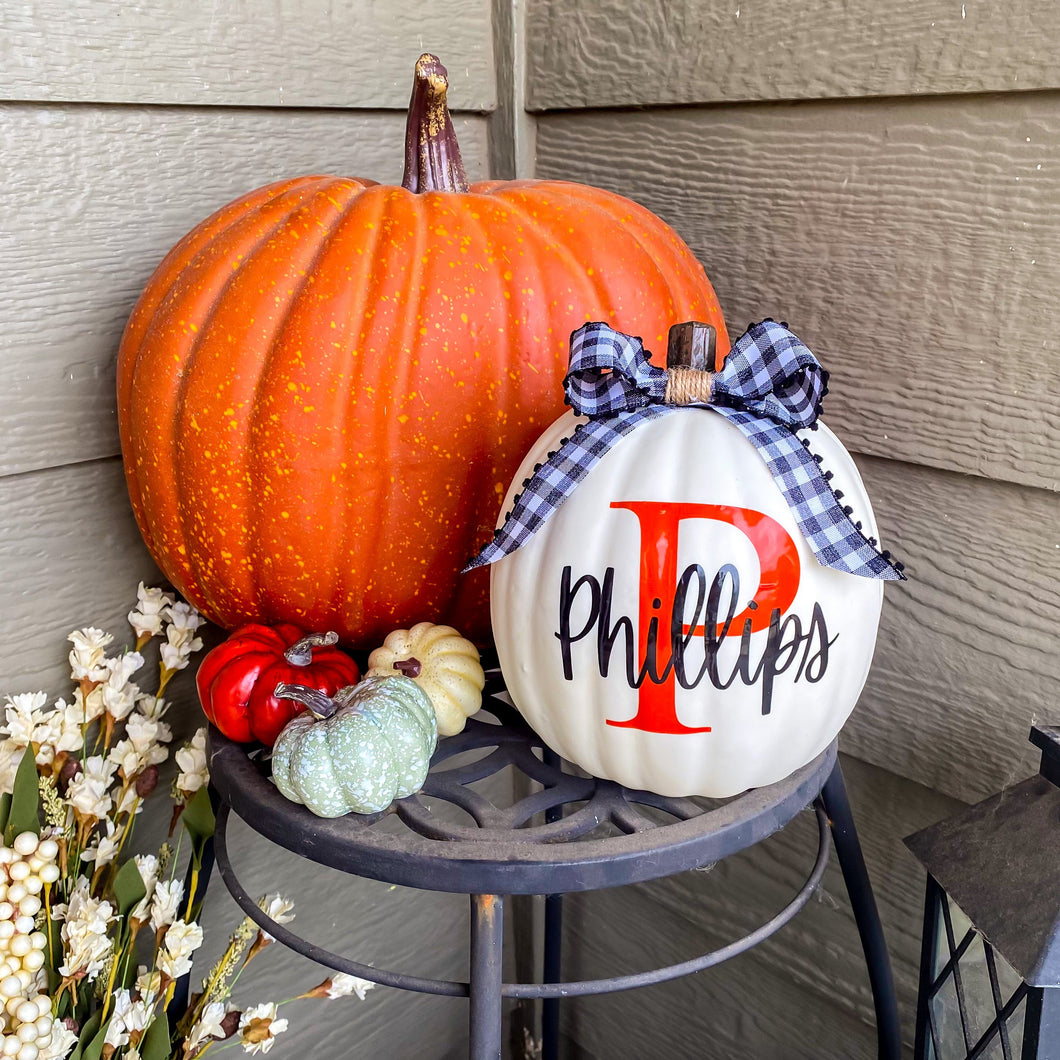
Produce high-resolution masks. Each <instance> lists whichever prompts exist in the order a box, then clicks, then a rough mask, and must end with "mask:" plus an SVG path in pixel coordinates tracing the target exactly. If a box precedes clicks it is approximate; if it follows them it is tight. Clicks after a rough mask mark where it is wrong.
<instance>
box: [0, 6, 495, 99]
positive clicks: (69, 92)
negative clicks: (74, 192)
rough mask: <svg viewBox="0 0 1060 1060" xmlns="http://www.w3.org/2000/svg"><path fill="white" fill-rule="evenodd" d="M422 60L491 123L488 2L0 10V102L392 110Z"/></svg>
mask: <svg viewBox="0 0 1060 1060" xmlns="http://www.w3.org/2000/svg"><path fill="white" fill-rule="evenodd" d="M424 51H435V52H437V54H438V55H439V56H440V57H441V59H442V62H444V63H445V64H446V66H447V68H448V70H449V76H450V84H451V96H450V99H451V103H452V105H453V106H454V107H458V108H461V109H464V110H479V111H485V110H492V109H493V107H494V106H495V104H496V85H495V81H494V74H493V46H492V41H491V31H490V3H489V0H437V2H435V3H431V4H422V3H419V2H417V0H370V2H368V3H365V2H364V0H278V2H274V3H269V4H261V3H257V2H255V0H214V2H213V3H209V4H201V3H187V4H174V3H158V4H134V5H130V4H115V3H112V2H111V0H36V2H35V3H33V4H4V5H3V6H2V8H0V99H7V100H24V101H28V100H41V101H48V102H67V101H72V102H96V103H173V104H204V105H224V106H263V107H394V108H398V109H404V108H405V107H406V106H407V105H408V100H409V92H410V91H411V88H412V70H413V67H414V65H415V62H416V59H417V57H418V56H419V55H420V54H421V53H422V52H424Z"/></svg>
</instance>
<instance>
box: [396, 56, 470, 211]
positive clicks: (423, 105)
mask: <svg viewBox="0 0 1060 1060" xmlns="http://www.w3.org/2000/svg"><path fill="white" fill-rule="evenodd" d="M448 90H449V74H448V72H447V71H446V69H445V67H444V66H442V64H441V62H440V61H439V59H438V57H437V56H434V55H430V54H429V53H425V54H424V55H421V56H420V57H419V59H417V60H416V76H415V80H414V81H413V82H412V98H411V99H410V100H409V116H408V120H407V122H406V124H405V175H404V176H403V177H402V178H401V186H402V187H403V188H406V189H407V190H408V191H413V192H417V193H422V192H425V191H457V192H466V191H467V190H468V183H467V173H466V172H465V170H464V163H463V161H462V160H461V158H460V145H459V144H458V143H457V141H456V129H455V128H454V127H453V119H452V118H451V117H450V116H449V106H448V104H447V102H446V93H447V92H448Z"/></svg>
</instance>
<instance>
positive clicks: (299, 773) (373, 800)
mask: <svg viewBox="0 0 1060 1060" xmlns="http://www.w3.org/2000/svg"><path fill="white" fill-rule="evenodd" d="M275 694H276V695H277V696H279V697H280V698H284V699H295V700H298V701H299V702H300V703H304V704H305V705H306V706H307V707H309V710H308V711H306V712H305V713H303V714H299V715H298V716H297V717H296V718H294V719H293V720H292V721H290V722H289V723H288V724H287V725H286V726H285V728H284V729H283V731H282V732H281V733H280V735H279V737H278V739H277V740H276V743H275V745H274V747H273V749H272V777H273V780H275V781H276V787H278V788H279V789H280V791H281V792H282V793H283V794H284V795H285V796H286V797H287V798H288V799H290V800H291V801H292V802H300V803H303V804H304V805H305V806H307V807H308V808H309V809H310V810H311V811H312V812H313V813H315V814H316V815H317V816H318V817H341V816H342V815H343V814H347V813H376V812H378V811H379V810H385V809H386V808H387V807H388V806H389V805H390V804H391V803H392V802H393V801H394V799H403V798H405V797H406V796H408V795H412V794H414V793H415V792H417V791H419V790H420V788H421V787H422V786H423V782H424V780H425V779H426V777H427V769H428V767H429V766H430V761H431V755H432V754H433V753H434V747H435V744H436V743H437V742H438V726H437V722H436V721H435V715H434V708H433V707H432V706H431V701H430V698H429V697H428V696H427V694H426V693H425V692H424V691H423V689H421V688H420V687H419V685H417V684H416V682H415V681H413V680H411V679H410V678H407V677H370V678H366V679H365V680H363V681H361V683H360V684H357V685H348V686H347V687H346V688H343V689H342V690H341V691H339V692H337V693H336V694H335V697H334V698H330V697H328V696H326V695H324V694H323V693H321V692H318V691H317V690H316V689H311V688H304V687H303V686H301V685H283V684H281V685H278V686H277V688H276V692H275Z"/></svg>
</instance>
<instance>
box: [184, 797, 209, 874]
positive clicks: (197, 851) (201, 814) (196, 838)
mask: <svg viewBox="0 0 1060 1060" xmlns="http://www.w3.org/2000/svg"><path fill="white" fill-rule="evenodd" d="M181 820H183V822H184V827H185V828H186V829H187V830H188V835H189V836H191V848H192V864H193V865H194V867H195V869H196V870H198V869H200V868H202V855H203V850H204V849H205V848H206V841H207V840H208V839H209V838H210V837H211V836H212V835H213V833H214V828H215V827H216V825H217V822H216V820H215V819H214V815H213V807H212V806H211V805H210V793H209V792H208V791H207V790H206V788H199V790H198V791H197V792H195V794H194V795H193V796H192V797H191V799H190V801H189V802H188V805H187V806H185V807H184V813H183V816H182V817H181Z"/></svg>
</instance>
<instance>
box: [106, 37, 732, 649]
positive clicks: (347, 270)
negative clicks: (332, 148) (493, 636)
mask: <svg viewBox="0 0 1060 1060" xmlns="http://www.w3.org/2000/svg"><path fill="white" fill-rule="evenodd" d="M445 92H446V79H445V69H444V67H442V66H441V64H440V63H438V61H437V59H434V58H433V56H426V55H425V56H423V57H422V58H421V59H420V61H419V62H418V63H417V66H416V81H415V87H414V90H413V95H412V101H411V103H410V106H409V124H408V135H407V148H406V166H405V177H404V181H403V186H402V187H388V186H383V185H378V184H376V183H375V182H373V181H370V180H362V179H354V178H344V177H334V176H307V177H300V178H296V179H294V180H287V181H283V182H281V183H277V184H272V185H270V186H268V187H265V188H261V189H259V190H257V191H254V192H251V193H250V194H249V195H246V196H245V197H243V198H241V199H239V200H237V201H236V202H233V203H231V204H230V205H228V206H226V207H224V208H223V209H221V210H219V211H218V212H217V213H216V214H214V215H213V216H212V217H210V218H208V219H207V220H206V221H204V222H203V223H202V224H201V225H199V226H198V227H197V228H196V229H194V230H193V231H192V232H191V233H189V234H188V235H187V236H186V237H185V238H184V239H183V240H181V242H180V243H179V244H177V246H176V247H175V248H174V249H173V250H172V251H171V252H170V253H169V255H168V256H167V257H166V258H165V260H164V261H163V262H162V264H161V265H160V266H159V267H158V269H157V270H156V272H155V274H154V275H153V276H152V277H151V280H150V281H149V282H148V284H147V287H146V289H145V290H144V293H143V295H142V296H141V298H140V300H139V302H138V304H137V305H136V307H135V309H134V310H133V313H132V316H131V318H130V320H129V323H128V326H127V328H126V330H125V335H124V337H123V339H122V344H121V350H120V353H119V359H118V415H119V427H120V431H121V441H122V453H123V455H124V459H125V469H126V475H127V478H128V484H129V493H130V495H131V499H132V505H133V510H134V511H135V513H136V518H137V521H138V522H139V526H140V530H141V532H142V533H143V536H144V540H145V541H146V542H147V545H148V548H149V549H150V550H151V553H152V555H153V556H154V557H155V560H156V561H157V562H158V564H159V566H160V567H161V568H162V570H163V571H164V572H165V574H166V575H167V576H168V577H169V578H170V579H171V580H172V581H173V583H174V585H175V586H176V587H177V588H178V589H179V590H180V592H181V593H182V594H183V595H184V596H185V597H187V598H188V599H189V600H191V601H193V602H194V603H195V605H196V606H197V607H199V608H200V609H201V610H202V611H203V612H204V613H205V614H206V615H207V616H208V617H209V618H211V619H212V620H214V621H215V622H217V623H219V624H220V625H222V626H224V627H226V628H232V627H235V626H238V625H241V624H243V623H245V622H250V621H264V622H279V621H284V622H293V623H296V624H297V625H299V626H301V627H303V628H306V629H334V630H337V631H338V632H339V633H340V635H341V636H342V638H343V640H344V641H345V642H347V643H352V644H354V645H363V646H371V645H373V644H375V643H378V642H380V641H381V640H382V638H383V636H384V635H385V634H386V633H387V632H388V631H389V630H391V629H393V628H394V627H397V626H406V627H407V626H408V625H410V624H411V623H413V622H417V621H420V620H423V619H430V620H432V621H436V622H451V623H453V624H455V625H456V626H457V627H458V628H460V629H462V630H466V631H467V632H468V633H469V634H470V635H471V636H472V637H473V638H474V639H477V640H479V641H480V642H481V641H482V640H483V639H484V638H486V637H488V634H489V607H488V589H489V576H488V573H486V572H484V571H477V572H475V573H474V574H472V575H469V576H461V575H460V574H459V570H460V568H461V566H462V565H463V563H464V562H465V560H466V559H467V558H468V557H469V556H470V555H471V554H472V553H473V552H474V551H475V549H476V547H477V546H479V545H481V544H482V543H483V541H485V540H488V538H489V536H490V534H491V533H492V529H493V525H494V522H495V519H496V515H497V510H498V508H499V506H500V503H501V500H502V498H503V496H504V493H505V490H506V489H507V486H508V482H509V480H510V478H511V475H512V473H513V472H514V470H515V468H516V467H517V466H518V465H519V462H520V460H521V459H522V457H523V455H524V453H525V452H526V451H527V450H528V449H529V447H530V445H531V444H532V442H533V441H534V439H535V438H536V437H537V436H538V435H539V434H540V433H541V431H542V430H543V429H544V428H545V427H546V426H547V425H548V424H549V423H551V422H552V420H553V419H554V418H555V417H556V416H557V415H558V414H559V412H561V411H562V408H561V406H560V405H559V397H558V395H559V394H560V393H561V387H560V385H559V381H560V379H561V378H562V376H563V373H564V370H565V368H566V364H567V347H568V339H569V336H570V333H571V331H572V330H573V329H574V328H576V327H578V326H580V325H581V324H583V323H584V322H585V321H586V320H589V319H594V320H595V319H600V320H606V321H608V322H609V323H610V324H611V325H612V326H614V327H615V328H617V329H619V330H620V331H625V332H627V333H633V334H638V335H641V336H642V337H643V339H644V342H645V345H646V346H647V347H648V348H650V349H657V350H658V349H665V348H666V334H667V330H668V328H669V326H670V325H671V324H672V323H674V322H675V321H679V320H689V319H698V320H704V321H707V322H709V323H712V324H714V325H715V326H716V327H717V328H718V331H719V342H720V344H721V349H720V351H719V353H720V354H724V352H725V351H726V350H727V349H728V340H727V338H726V336H725V329H724V324H723V321H722V316H721V311H720V309H719V307H718V302H717V298H716V296H715V294H714V291H713V289H712V288H711V286H710V283H709V281H708V280H707V278H706V276H705V275H704V272H703V268H702V266H701V265H700V264H699V263H698V262H697V261H696V259H695V258H694V257H693V256H692V254H691V252H690V251H689V250H688V248H687V247H686V246H685V244H684V243H683V242H682V241H681V239H680V238H679V237H678V236H677V235H676V234H675V233H674V232H673V231H672V230H671V229H670V228H668V227H667V226H666V225H665V224H664V223H663V222H662V221H660V220H659V219H658V218H657V217H655V216H654V215H653V214H651V213H650V212H649V211H647V210H645V209H643V208H642V207H640V206H637V205H636V204H635V203H632V202H630V201H629V200H627V199H624V198H621V197H620V196H618V195H614V194H611V193H609V192H605V191H600V190H597V189H593V188H589V187H585V186H582V185H578V184H568V183H563V182H558V181H511V182H506V181H486V182H484V183H480V184H474V185H472V186H470V188H469V187H468V185H467V181H466V178H465V176H464V171H463V167H462V165H461V162H460V154H459V148H458V147H457V144H456V139H455V135H454V131H453V127H452V123H451V121H450V118H449V112H448V109H447V107H446V102H445Z"/></svg>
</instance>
